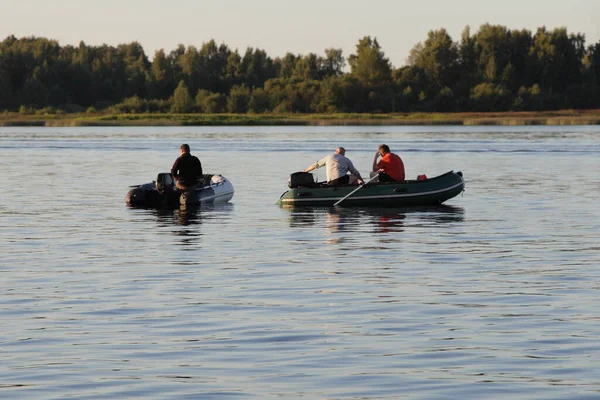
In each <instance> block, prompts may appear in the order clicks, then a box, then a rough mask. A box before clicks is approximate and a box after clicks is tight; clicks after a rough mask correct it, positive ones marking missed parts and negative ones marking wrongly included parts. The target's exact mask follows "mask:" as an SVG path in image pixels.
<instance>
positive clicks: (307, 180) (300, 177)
mask: <svg viewBox="0 0 600 400" xmlns="http://www.w3.org/2000/svg"><path fill="white" fill-rule="evenodd" d="M288 186H289V187H290V188H297V187H300V186H304V187H312V186H315V177H314V176H313V174H311V173H310V172H294V173H293V174H291V175H290V179H289V182H288Z"/></svg>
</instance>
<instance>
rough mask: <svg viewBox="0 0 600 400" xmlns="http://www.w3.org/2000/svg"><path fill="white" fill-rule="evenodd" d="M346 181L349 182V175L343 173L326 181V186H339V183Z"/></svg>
mask: <svg viewBox="0 0 600 400" xmlns="http://www.w3.org/2000/svg"><path fill="white" fill-rule="evenodd" d="M348 182H350V175H344V176H342V177H340V178H337V179H334V180H331V181H329V182H327V186H341V185H347V184H348Z"/></svg>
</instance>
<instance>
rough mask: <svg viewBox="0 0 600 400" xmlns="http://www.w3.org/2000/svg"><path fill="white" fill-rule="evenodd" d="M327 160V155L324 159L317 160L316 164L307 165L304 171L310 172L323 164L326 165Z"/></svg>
mask: <svg viewBox="0 0 600 400" xmlns="http://www.w3.org/2000/svg"><path fill="white" fill-rule="evenodd" d="M326 162H327V157H325V158H324V159H322V160H319V161H317V162H316V163H314V164H311V165H309V166H308V167H307V168H306V169H305V170H304V171H302V172H310V171H312V170H313V169H317V168H321V167H322V166H324V165H325V163H326Z"/></svg>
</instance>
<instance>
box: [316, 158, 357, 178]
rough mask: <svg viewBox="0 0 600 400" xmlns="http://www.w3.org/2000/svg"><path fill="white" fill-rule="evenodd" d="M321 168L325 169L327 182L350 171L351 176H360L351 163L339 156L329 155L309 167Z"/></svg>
mask: <svg viewBox="0 0 600 400" xmlns="http://www.w3.org/2000/svg"><path fill="white" fill-rule="evenodd" d="M322 166H326V167H327V169H326V172H325V174H326V176H327V182H331V181H332V180H334V179H338V178H341V177H342V176H344V175H346V174H347V173H348V171H350V173H351V174H352V175H356V176H360V173H359V172H358V170H357V169H356V168H354V165H353V164H352V161H350V160H349V159H348V158H346V157H344V156H342V155H340V154H335V153H334V154H330V155H328V156H327V157H325V158H323V159H322V160H319V161H317V162H316V163H314V164H313V165H311V167H315V168H321V167H322Z"/></svg>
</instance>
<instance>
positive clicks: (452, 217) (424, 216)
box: [282, 205, 464, 233]
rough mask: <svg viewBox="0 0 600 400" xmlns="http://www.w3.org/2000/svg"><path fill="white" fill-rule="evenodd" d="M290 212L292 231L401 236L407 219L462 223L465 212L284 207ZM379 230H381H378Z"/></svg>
mask: <svg viewBox="0 0 600 400" xmlns="http://www.w3.org/2000/svg"><path fill="white" fill-rule="evenodd" d="M282 208H283V209H285V210H287V211H288V212H289V215H290V216H289V221H290V227H292V228H293V227H308V226H315V225H319V224H321V223H325V225H326V227H327V228H328V229H332V230H335V231H343V230H348V229H356V228H358V227H361V228H363V227H365V226H372V227H375V228H377V229H375V230H374V232H376V233H377V232H382V233H385V232H401V231H402V226H403V222H404V220H406V219H407V217H410V218H413V219H417V220H421V221H423V222H424V223H438V224H443V223H447V222H460V221H463V219H464V209H463V208H462V207H456V206H446V205H442V206H438V207H403V208H338V207H330V208H325V207H297V208H293V207H282ZM379 228H380V229H381V230H379Z"/></svg>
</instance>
